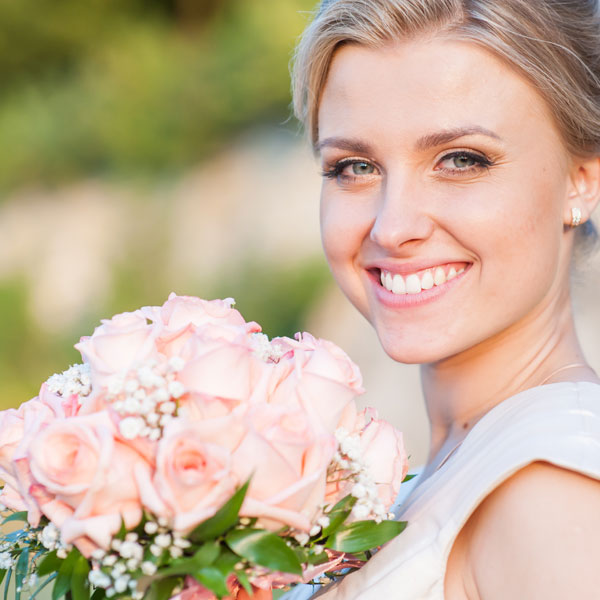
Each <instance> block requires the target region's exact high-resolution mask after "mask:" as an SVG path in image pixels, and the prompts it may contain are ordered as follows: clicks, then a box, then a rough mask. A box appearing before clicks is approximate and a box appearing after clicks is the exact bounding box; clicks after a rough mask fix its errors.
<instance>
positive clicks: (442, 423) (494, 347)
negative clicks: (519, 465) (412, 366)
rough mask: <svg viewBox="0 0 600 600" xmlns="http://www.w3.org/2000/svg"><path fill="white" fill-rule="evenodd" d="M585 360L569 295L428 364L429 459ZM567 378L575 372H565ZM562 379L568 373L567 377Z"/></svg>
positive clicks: (423, 373)
mask: <svg viewBox="0 0 600 600" xmlns="http://www.w3.org/2000/svg"><path fill="white" fill-rule="evenodd" d="M582 363H585V359H584V357H583V354H582V351H581V348H580V346H579V343H578V341H577V337H576V334H575V327H574V323H573V318H572V313H571V306H570V298H569V295H568V293H566V294H565V295H564V297H560V298H557V299H556V301H555V302H553V303H548V304H546V305H545V306H542V307H540V308H539V309H538V310H537V311H536V312H534V313H532V314H530V315H528V316H527V317H526V318H524V319H522V320H521V321H519V322H517V323H515V324H513V325H512V326H511V327H510V328H509V329H507V330H505V331H503V332H501V333H499V334H498V335H496V336H494V337H492V338H490V339H487V340H485V341H484V342H482V343H481V344H478V345H477V346H475V347H472V348H469V349H468V350H466V351H464V352H461V353H459V354H457V355H454V356H451V357H448V358H446V359H443V360H441V361H438V362H436V363H430V364H426V365H424V366H422V368H421V380H422V385H423V392H424V396H425V402H426V406H427V412H428V415H429V420H430V423H431V449H430V456H429V460H428V463H429V464H430V465H431V466H432V467H435V465H433V464H432V463H434V462H435V461H436V459H437V460H438V461H439V460H440V459H441V458H442V457H443V456H442V457H440V456H438V454H440V455H443V454H444V453H446V452H448V451H449V450H450V449H451V448H453V447H454V446H456V444H457V443H460V441H461V440H462V439H463V438H464V437H465V436H466V434H467V433H468V432H469V431H470V429H471V428H472V427H473V425H475V423H476V422H477V421H478V420H479V419H480V418H481V417H482V416H483V415H484V414H485V413H487V412H488V411H489V410H490V409H491V408H493V407H494V406H496V405H497V404H499V403H500V402H502V401H503V400H505V399H506V398H509V397H510V396H513V395H514V394H517V393H519V392H521V391H524V390H526V389H529V388H531V387H535V386H536V385H540V384H541V383H542V382H544V381H545V380H548V381H549V382H551V381H552V379H551V377H549V375H550V376H551V375H552V374H553V372H554V371H556V370H557V369H561V367H563V366H565V365H574V364H582ZM561 375H563V377H564V376H565V375H566V376H567V377H568V376H569V373H568V371H566V370H564V371H562V373H561ZM561 379H562V377H561Z"/></svg>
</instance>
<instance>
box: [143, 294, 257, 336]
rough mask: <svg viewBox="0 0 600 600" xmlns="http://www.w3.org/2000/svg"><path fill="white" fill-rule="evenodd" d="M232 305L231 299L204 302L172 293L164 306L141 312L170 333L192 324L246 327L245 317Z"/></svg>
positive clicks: (193, 297) (147, 308) (199, 325)
mask: <svg viewBox="0 0 600 600" xmlns="http://www.w3.org/2000/svg"><path fill="white" fill-rule="evenodd" d="M232 305H233V300H232V299H231V298H226V299H225V300H202V299H201V298H196V297H195V296H178V295H177V294H175V293H171V294H170V295H169V299H168V300H167V301H166V302H165V303H164V304H163V305H162V306H146V307H144V308H142V309H141V311H142V313H143V314H144V316H146V317H147V318H149V319H150V320H152V321H154V322H155V323H160V324H161V325H163V326H164V327H165V328H166V329H169V330H170V331H177V330H179V329H183V328H184V327H187V326H188V325H190V324H191V325H196V326H197V327H202V326H203V325H205V324H207V323H211V324H214V325H217V324H218V325H233V326H236V327H245V325H246V321H245V320H244V317H242V315H241V314H240V313H239V311H237V310H235V309H234V308H232Z"/></svg>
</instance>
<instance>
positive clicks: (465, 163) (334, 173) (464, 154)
mask: <svg viewBox="0 0 600 600" xmlns="http://www.w3.org/2000/svg"><path fill="white" fill-rule="evenodd" d="M444 163H449V164H446V165H445V164H444ZM493 164H494V163H493V161H492V160H490V159H489V158H488V157H486V156H485V155H483V154H481V153H479V152H474V151H472V150H454V151H452V152H446V153H445V154H443V155H442V156H441V157H440V159H439V160H438V161H437V162H436V163H435V166H434V168H433V170H434V171H438V172H440V173H441V174H446V175H457V176H462V175H466V174H471V175H472V174H476V173H479V172H481V171H482V170H485V169H487V168H489V167H490V166H493ZM379 174H380V170H379V169H378V167H376V166H375V165H374V164H373V162H372V161H370V160H367V159H364V158H358V157H349V158H343V159H341V160H338V161H336V162H332V163H331V165H326V167H325V168H324V169H323V171H322V172H321V175H322V176H323V177H325V178H327V179H337V180H338V181H342V182H355V181H359V180H360V179H363V180H366V179H367V178H369V179H371V178H372V176H374V175H379Z"/></svg>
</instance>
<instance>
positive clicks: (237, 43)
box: [0, 0, 312, 190]
mask: <svg viewBox="0 0 600 600" xmlns="http://www.w3.org/2000/svg"><path fill="white" fill-rule="evenodd" d="M311 5H312V1H309V0H287V1H286V2H275V1H274V0H252V1H251V2H249V1H247V0H228V1H225V0H201V1H200V0H89V1H88V2H85V3H82V2H79V1H78V0H62V2H60V3H56V2H50V0H20V1H19V2H8V1H6V2H0V78H2V81H3V87H2V90H1V91H0V153H1V155H2V156H3V160H2V162H1V163H0V189H4V190H8V189H10V188H14V187H18V186H22V185H26V184H32V183H33V184H48V183H54V182H60V181H65V180H68V179H70V178H74V177H81V176H86V175H94V176H97V175H110V176H112V175H117V176H127V177H129V176H143V177H156V176H164V175H168V174H172V173H177V172H179V171H180V170H181V169H184V168H188V167H189V166H190V165H192V164H194V163H195V162H197V161H198V160H200V159H201V158H202V157H204V156H206V154H207V153H208V152H210V151H212V150H214V149H215V148H216V147H218V146H219V145H221V144H222V143H223V142H224V141H225V140H227V139H228V137H229V136H231V135H232V134H234V133H235V132H237V131H238V130H239V129H240V128H243V127H245V126H246V125H248V124H252V123H255V122H256V121H257V120H263V119H267V120H270V121H273V120H275V121H279V122H281V121H284V120H285V119H286V117H287V116H288V113H289V110H288V104H289V74H288V61H289V58H290V53H291V50H292V47H293V44H294V40H295V37H296V35H297V34H298V33H299V32H300V31H301V29H302V26H303V24H304V20H305V19H304V16H303V14H302V11H303V10H306V9H308V8H310V6H311Z"/></svg>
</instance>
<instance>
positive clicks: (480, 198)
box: [317, 37, 600, 600]
mask: <svg viewBox="0 0 600 600" xmlns="http://www.w3.org/2000/svg"><path fill="white" fill-rule="evenodd" d="M318 124H319V139H318V141H317V149H318V152H319V155H320V160H321V166H322V169H323V171H324V173H329V176H326V177H325V178H324V180H323V187H322V196H321V226H322V239H323V246H324V249H325V254H326V256H327V259H328V262H329V265H330V268H331V271H332V273H333V275H334V277H335V279H336V281H337V283H338V284H339V286H340V288H341V289H342V291H343V292H344V293H345V294H346V296H347V297H348V298H349V300H350V301H351V302H352V303H353V304H354V305H355V306H356V307H357V309H358V310H359V311H360V312H361V313H362V314H363V315H364V316H365V317H366V318H367V319H368V320H369V322H370V323H371V324H372V325H373V327H374V328H375V330H376V332H377V334H378V336H379V339H380V341H381V343H382V345H383V347H384V349H385V351H386V352H387V353H388V354H389V355H390V356H391V357H392V358H394V359H396V360H398V361H400V362H405V363H419V364H421V365H422V367H421V375H422V383H423V389H424V394H425V400H426V405H427V411H428V415H429V419H430V423H431V451H430V456H429V458H428V462H427V466H426V470H425V474H424V476H425V477H426V476H428V475H429V474H430V473H431V472H433V471H434V470H435V468H436V467H437V466H438V464H439V463H440V461H441V460H442V459H443V458H444V456H445V455H446V454H447V453H448V452H449V451H450V450H451V449H452V448H454V447H455V446H456V444H457V443H459V442H460V441H461V440H462V439H464V437H465V435H466V434H467V433H468V432H469V430H470V429H471V428H472V427H473V425H474V424H475V423H476V422H477V420H478V419H479V418H481V416H483V415H484V414H485V413H486V412H487V411H488V410H489V409H490V408H492V407H493V406H495V405H496V404H498V403H499V402H501V401H502V400H504V399H506V398H507V397H509V396H512V395H514V394H516V393H518V392H520V391H522V390H525V389H528V388H531V387H534V386H536V385H540V384H542V383H551V382H555V381H569V380H573V381H582V380H588V381H595V382H600V380H598V378H597V377H596V375H595V373H594V372H593V371H592V369H591V368H590V367H589V366H587V365H585V359H584V357H583V355H582V352H581V349H580V347H579V343H578V341H577V337H576V334H575V329H574V325H573V319H572V313H571V303H570V292H569V265H570V262H571V255H572V247H573V238H574V231H573V229H572V228H571V227H569V224H570V221H571V207H573V206H577V207H579V208H580V210H581V211H582V214H583V221H585V220H587V219H588V218H589V215H590V213H591V212H592V210H593V209H594V207H595V205H596V203H597V202H598V197H599V188H600V161H599V159H598V158H596V157H594V158H585V159H583V158H578V157H573V156H571V155H570V154H569V153H568V152H567V150H566V149H565V145H564V143H563V140H562V137H561V134H560V132H559V129H558V127H557V126H556V124H555V122H554V120H553V118H552V115H551V113H550V110H549V108H548V106H547V105H546V103H545V101H544V99H543V98H542V97H541V96H540V95H539V94H538V93H537V92H536V90H535V89H534V88H533V87H532V86H531V85H530V84H529V83H528V81H527V80H526V79H525V78H524V77H522V76H521V75H520V74H518V73H517V72H515V71H514V70H513V69H512V68H510V67H509V66H507V65H506V64H505V63H503V62H502V61H501V60H499V59H498V58H496V57H495V56H494V55H492V54H491V53H489V52H488V51H486V50H484V49H482V48H480V47H478V46H476V45H474V44H470V43H468V42H461V41H453V40H451V39H444V38H440V37H428V38H422V39H417V40H415V41H411V42H405V43H401V44H394V45H390V46H388V47H384V48H378V49H370V48H366V47H361V46H357V45H346V46H344V47H342V48H341V49H339V50H338V51H337V52H336V54H335V55H334V58H333V61H332V64H331V67H330V71H329V75H328V79H327V82H326V85H325V88H324V90H323V93H322V97H321V101H320V105H319V112H318ZM448 132H452V133H453V134H454V135H452V136H450V135H448ZM458 133H460V136H459V137H456V135H457V134H458ZM438 134H443V135H438ZM450 138H453V139H450ZM461 152H462V153H464V152H467V153H468V154H467V155H464V154H463V155H461ZM473 156H475V159H474V158H473ZM340 161H343V162H340ZM482 163H485V164H482ZM423 261H425V263H426V264H429V263H434V264H438V263H439V264H440V265H441V264H447V263H454V262H456V263H464V265H465V266H466V270H465V272H464V273H463V275H462V276H461V277H460V279H459V278H457V279H456V281H454V282H452V283H453V285H452V286H448V288H447V290H446V291H445V292H444V293H442V294H439V295H437V296H436V297H435V298H434V299H432V300H430V301H429V302H427V303H422V304H416V305H411V306H402V307H398V306H390V305H389V303H387V304H386V302H384V301H382V299H381V298H382V296H381V293H380V292H381V290H378V289H377V287H378V286H379V287H380V284H379V281H378V274H379V269H380V268H383V267H385V268H387V269H390V270H393V269H399V270H403V269H404V270H406V269H409V270H410V269H411V268H412V266H414V265H418V264H419V263H420V264H423ZM572 363H583V364H584V366H580V367H574V368H568V369H565V370H561V371H559V372H556V371H557V370H558V369H560V368H561V367H563V366H565V365H569V364H572ZM540 469H541V471H543V477H542V479H543V478H544V477H546V478H548V479H549V480H551V481H552V482H553V484H554V487H553V489H554V490H555V492H554V495H555V496H556V495H557V493H558V494H559V495H560V494H563V498H562V500H564V501H565V502H566V501H569V502H571V503H572V504H571V506H577V507H578V508H579V510H580V511H581V514H582V515H587V514H588V512H586V511H587V508H588V507H589V506H591V505H592V501H595V502H596V506H597V502H598V494H600V491H599V490H600V484H598V483H597V482H595V481H592V480H591V479H588V478H586V477H584V476H581V475H577V474H574V473H570V472H566V471H563V470H562V469H559V468H557V467H552V466H550V465H544V466H543V467H541V466H540V465H532V466H531V467H528V468H526V469H523V470H522V471H521V472H519V474H517V475H515V476H514V477H512V478H510V479H509V480H508V481H507V482H506V483H505V484H503V485H502V486H500V487H499V488H498V489H497V490H495V491H494V492H493V493H492V494H491V495H490V497H488V499H487V500H486V502H485V503H484V504H482V505H481V509H480V511H478V512H477V513H476V515H477V516H476V515H474V516H473V517H472V520H471V521H469V523H468V524H467V526H465V528H464V530H463V532H461V535H460V536H459V539H458V540H457V543H456V544H455V547H454V549H453V551H452V554H451V558H450V560H449V563H448V574H447V580H446V586H447V587H446V591H447V594H446V595H447V598H448V599H449V600H456V599H459V598H460V599H462V598H469V599H471V598H486V600H487V599H490V598H507V597H511V598H525V597H526V598H528V599H531V598H538V597H539V598H544V599H546V600H548V599H549V598H564V597H566V596H564V595H563V596H561V595H560V594H558V595H556V594H557V593H558V592H555V591H556V590H558V589H559V587H558V586H554V587H552V586H550V588H549V589H546V588H545V587H540V588H539V589H540V590H542V589H543V593H542V591H539V592H535V591H533V590H534V588H535V585H533V586H529V587H527V585H529V583H531V582H529V583H528V582H527V581H525V580H526V579H527V577H528V576H530V574H531V572H532V570H533V569H534V568H535V566H536V565H535V563H536V561H541V563H540V564H541V565H542V566H540V568H546V567H547V565H548V564H549V565H553V564H554V563H555V562H556V561H559V560H560V559H561V558H566V557H562V556H560V551H558V552H559V554H558V555H551V552H550V551H549V550H548V544H547V541H546V540H545V537H544V536H543V535H542V531H543V530H544V528H545V527H546V522H543V521H542V520H540V519H536V518H535V514H531V515H530V514H525V515H520V516H522V518H523V519H530V521H531V522H532V523H533V524H532V527H533V531H532V536H531V541H530V543H529V544H525V546H526V547H527V552H528V554H527V555H526V556H527V564H528V565H529V566H530V568H529V569H525V570H523V569H518V568H517V567H518V565H519V564H522V563H518V562H516V561H517V557H519V558H521V560H524V559H523V557H520V556H519V553H518V552H515V551H514V548H513V547H512V546H510V547H509V545H508V544H507V543H506V540H505V538H503V537H502V536H503V535H504V534H505V533H506V532H507V531H510V530H511V528H513V530H514V531H513V533H514V534H515V536H517V533H518V529H516V528H517V526H518V522H519V521H518V520H513V521H511V520H510V519H506V520H507V523H508V524H507V525H506V526H505V527H504V528H500V530H498V527H495V528H494V526H493V523H494V519H495V516H496V515H498V516H502V515H505V514H506V515H509V514H511V513H510V512H508V511H507V507H512V504H511V502H513V503H514V498H515V496H516V495H517V494H524V496H523V495H522V496H521V497H520V499H519V505H521V506H522V505H525V506H526V507H527V506H528V507H529V511H530V512H533V509H532V507H534V508H535V507H536V502H538V500H539V495H540V493H541V492H540V490H541V489H542V487H543V486H538V485H536V482H538V477H539V476H540V473H541V471H540ZM578 478H581V479H583V480H584V484H582V485H577V486H574V485H571V484H573V480H575V481H579V479H578ZM523 479H524V480H525V482H526V483H527V482H529V481H532V482H533V484H531V483H528V484H527V485H525V486H524V487H522V486H521V485H520V482H521V481H522V480H523ZM544 481H545V479H544ZM565 486H566V487H567V488H568V489H565ZM568 486H571V488H569V487H568ZM571 489H576V490H577V492H576V493H572V492H571V491H569V490H571ZM556 490H560V491H559V492H556ZM524 499H526V500H527V499H528V500H529V502H524V501H523V500H524ZM523 510H524V511H527V510H528V509H527V508H523ZM502 511H505V512H502ZM555 517H556V519H555V520H554V521H553V527H554V526H556V527H558V529H559V530H560V528H561V527H565V528H567V532H566V533H565V535H567V534H568V531H570V528H571V527H572V526H573V523H571V522H570V521H569V522H567V520H566V519H562V521H561V517H560V515H555ZM581 518H583V517H581ZM557 521H558V525H556V523H557ZM511 523H513V524H512V525H511ZM583 523H585V527H584V530H585V531H586V534H585V535H586V536H591V535H592V532H591V531H589V527H588V523H587V522H582V524H583ZM595 527H596V531H595V539H598V538H599V536H600V523H599V522H598V519H597V518H596V523H595ZM553 534H554V535H557V532H556V530H554V531H553ZM481 539H487V543H486V544H483V546H485V547H488V548H496V549H497V550H495V552H496V554H495V555H494V556H492V557H490V556H489V552H488V555H486V553H485V552H483V551H481V549H478V551H477V552H473V547H474V546H473V545H474V544H476V540H481ZM558 539H560V536H559V538H558ZM586 539H592V538H586ZM495 542H497V543H495ZM595 551H596V556H597V555H598V547H597V546H596V550H595ZM490 552H491V551H490ZM498 553H499V555H498ZM579 554H581V553H579ZM532 556H533V557H534V558H531V557H532ZM591 556H592V553H591V552H588V554H587V555H585V556H579V555H578V554H577V553H575V556H574V554H573V553H571V554H570V555H569V560H581V561H583V563H577V564H585V561H587V562H591ZM491 559H493V560H494V562H493V563H491V564H494V565H498V564H502V565H504V568H505V569H507V573H504V572H503V571H502V569H500V571H496V575H494V573H490V572H489V567H488V569H487V570H486V568H485V564H488V565H489V564H490V563H485V560H491ZM499 560H500V561H501V562H500V563H498V562H497V561H499ZM545 560H547V562H544V561H545ZM553 561H554V562H553ZM538 566H539V565H538ZM498 573H500V576H503V575H505V576H506V577H507V578H509V579H510V580H511V583H506V582H504V583H502V584H501V583H498V581H496V579H494V577H498ZM571 573H572V575H571V579H573V580H575V579H576V578H577V577H579V576H580V570H579V569H577V570H576V571H572V572H571ZM565 577H567V578H568V574H567V575H565ZM502 581H504V578H502ZM567 584H568V585H571V584H572V582H571V581H567ZM511 585H514V586H515V588H514V590H512V591H511V590H510V589H507V586H511ZM584 585H585V583H584ZM524 586H525V587H524ZM523 589H528V590H532V591H531V593H528V595H525V596H523V595H520V594H522V593H523V592H522V590H523ZM589 589H595V590H597V589H598V586H596V587H594V588H591V587H590V588H589ZM482 590H485V592H482ZM515 590H520V591H515ZM553 590H554V591H553ZM509 592H511V593H509ZM513 592H514V593H513ZM552 594H554V595H552ZM577 597H581V598H585V597H588V596H585V594H582V595H579V596H577ZM589 597H592V596H591V595H589Z"/></svg>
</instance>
